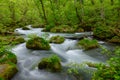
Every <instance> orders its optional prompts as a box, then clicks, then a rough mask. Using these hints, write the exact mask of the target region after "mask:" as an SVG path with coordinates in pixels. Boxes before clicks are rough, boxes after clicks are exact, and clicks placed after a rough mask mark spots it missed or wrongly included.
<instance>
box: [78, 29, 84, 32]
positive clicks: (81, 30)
mask: <svg viewBox="0 0 120 80" xmlns="http://www.w3.org/2000/svg"><path fill="white" fill-rule="evenodd" d="M76 32H84V29H83V28H78V29H76Z"/></svg>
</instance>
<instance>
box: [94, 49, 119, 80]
mask: <svg viewBox="0 0 120 80" xmlns="http://www.w3.org/2000/svg"><path fill="white" fill-rule="evenodd" d="M111 53H112V52H111ZM112 54H114V55H113V56H112V57H111V58H110V60H108V64H109V65H108V67H105V65H103V64H101V65H99V66H98V67H97V69H98V70H97V71H96V72H95V73H94V75H93V77H92V80H119V79H120V64H119V62H120V47H117V48H116V49H115V51H114V52H113V53H112Z"/></svg>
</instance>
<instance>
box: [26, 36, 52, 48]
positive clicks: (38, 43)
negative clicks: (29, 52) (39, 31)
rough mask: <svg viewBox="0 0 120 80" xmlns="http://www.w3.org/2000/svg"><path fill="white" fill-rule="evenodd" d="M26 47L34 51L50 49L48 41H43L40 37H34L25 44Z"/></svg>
mask: <svg viewBox="0 0 120 80" xmlns="http://www.w3.org/2000/svg"><path fill="white" fill-rule="evenodd" d="M26 47H27V48H28V49H34V50H49V49H50V45H49V43H48V41H46V40H45V39H43V38H41V37H34V38H31V39H29V40H28V41H27V42H26Z"/></svg>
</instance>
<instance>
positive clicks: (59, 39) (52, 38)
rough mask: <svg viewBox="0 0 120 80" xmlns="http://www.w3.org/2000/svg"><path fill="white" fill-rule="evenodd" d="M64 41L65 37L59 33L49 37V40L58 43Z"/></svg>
mask: <svg viewBox="0 0 120 80" xmlns="http://www.w3.org/2000/svg"><path fill="white" fill-rule="evenodd" d="M64 41H65V38H64V37H62V36H59V35H57V36H53V37H51V38H50V42H52V43H57V44H60V43H63V42H64Z"/></svg>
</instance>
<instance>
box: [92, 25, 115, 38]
mask: <svg viewBox="0 0 120 80" xmlns="http://www.w3.org/2000/svg"><path fill="white" fill-rule="evenodd" d="M93 35H94V36H95V37H97V38H99V39H105V40H106V39H110V38H112V37H113V36H114V33H113V32H112V30H111V29H110V28H109V27H97V28H96V29H94V31H93Z"/></svg>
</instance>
